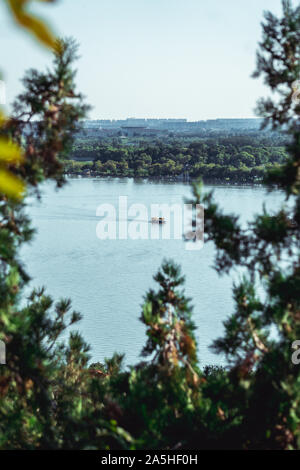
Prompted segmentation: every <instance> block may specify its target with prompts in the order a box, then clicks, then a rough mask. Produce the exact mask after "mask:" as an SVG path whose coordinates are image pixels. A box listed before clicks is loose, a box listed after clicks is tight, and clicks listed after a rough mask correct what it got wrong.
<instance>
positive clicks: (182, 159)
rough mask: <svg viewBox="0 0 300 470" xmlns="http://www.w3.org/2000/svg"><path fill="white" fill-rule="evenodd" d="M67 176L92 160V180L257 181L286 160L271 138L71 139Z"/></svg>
mask: <svg viewBox="0 0 300 470" xmlns="http://www.w3.org/2000/svg"><path fill="white" fill-rule="evenodd" d="M70 156H71V158H72V159H76V160H78V162H75V161H74V160H72V164H70V163H68V162H66V164H65V171H66V173H68V174H84V173H85V171H84V170H83V166H81V167H80V166H79V163H80V164H81V165H83V162H86V160H93V161H94V164H90V165H89V172H90V174H91V175H94V176H107V175H109V176H135V177H141V178H147V177H150V178H160V177H161V178H175V179H176V178H178V177H181V176H184V175H186V174H188V175H189V176H190V177H192V178H199V177H201V178H202V179H203V180H204V181H218V182H232V183H255V182H261V181H262V179H263V177H264V175H265V174H266V171H267V170H268V168H269V167H273V166H274V167H275V168H277V167H278V165H279V164H281V163H283V162H285V161H286V159H287V153H286V151H285V149H284V147H282V145H274V138H273V137H271V136H270V137H268V138H265V139H264V141H262V140H261V139H256V140H255V139H254V138H253V139H252V142H251V145H245V142H244V141H243V139H242V138H241V137H229V138H223V139H220V138H219V142H218V139H217V138H216V139H213V140H211V139H203V140H201V141H199V140H198V141H197V140H196V141H195V140H194V139H193V140H192V142H190V141H189V139H186V138H185V139H184V138H183V139H181V140H180V141H178V142H172V141H171V142H162V141H157V142H147V143H140V145H139V146H137V145H136V144H129V145H126V146H124V144H119V143H111V142H108V143H101V142H100V143H99V142H93V141H89V140H88V141H83V142H81V141H78V140H75V143H74V146H73V149H72V152H71V155H70Z"/></svg>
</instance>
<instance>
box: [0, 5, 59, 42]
mask: <svg viewBox="0 0 300 470" xmlns="http://www.w3.org/2000/svg"><path fill="white" fill-rule="evenodd" d="M6 2H7V3H8V5H9V7H10V9H11V11H12V14H13V16H14V18H15V20H16V21H17V22H18V23H19V24H20V25H21V26H23V27H24V28H26V29H28V30H29V31H30V32H31V33H32V34H33V35H34V36H36V38H37V39H39V41H41V42H42V43H43V44H44V45H45V46H47V47H50V48H55V37H54V35H53V34H52V32H51V31H50V29H49V28H48V27H47V25H46V24H45V23H44V22H43V21H42V20H40V19H39V18H37V17H35V16H33V15H31V14H29V13H28V12H27V11H26V10H25V6H26V4H27V3H28V0H6Z"/></svg>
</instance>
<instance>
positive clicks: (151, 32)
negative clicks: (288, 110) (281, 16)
mask: <svg viewBox="0 0 300 470" xmlns="http://www.w3.org/2000/svg"><path fill="white" fill-rule="evenodd" d="M33 9H34V11H36V12H39V13H40V15H41V16H44V17H45V18H48V21H49V23H50V24H51V25H52V27H53V29H54V31H55V32H56V33H58V34H59V35H63V36H74V37H75V38H76V39H77V40H78V41H79V43H80V54H81V58H80V60H79V62H78V64H77V67H78V76H77V83H78V87H79V89H80V91H82V92H83V93H84V94H85V95H86V97H87V101H88V102H89V103H90V104H91V105H92V106H93V109H92V111H91V113H90V117H91V118H102V119H114V118H125V117H159V118H166V117H174V118H175V117H176V118H181V117H186V118H188V119H190V120H198V119H213V118H217V117H223V118H234V117H235V118H241V117H253V116H254V111H253V110H254V107H255V103H256V100H257V99H258V98H259V97H260V96H261V95H263V94H266V89H265V88H264V86H263V85H262V83H261V82H260V81H258V80H254V79H252V78H251V73H252V72H253V70H254V68H255V51H256V48H257V43H258V41H259V40H260V38H261V27H260V22H261V20H262V13H263V11H264V10H271V11H273V12H274V13H279V12H280V11H281V1H280V0H251V1H248V0H60V1H57V3H56V4H54V5H53V4H48V5H47V4H45V3H44V4H43V3H42V4H41V5H39V4H38V3H37V2H33ZM0 44H1V49H0V69H1V70H2V72H4V79H5V82H6V88H7V102H8V103H9V102H11V101H12V100H13V97H14V96H15V95H16V93H18V92H19V91H20V89H21V85H20V78H21V77H22V75H23V73H24V71H25V70H26V69H28V68H30V67H36V68H43V67H45V66H46V64H47V63H49V62H50V60H51V54H50V53H49V52H47V51H46V50H44V49H43V48H42V47H41V46H39V45H38V44H37V43H36V42H34V41H33V40H32V39H30V37H29V36H28V35H27V34H26V33H25V32H23V31H21V30H19V28H16V27H15V26H14V25H13V22H12V20H11V19H10V17H9V15H8V13H7V11H6V8H5V6H4V5H3V3H2V2H1V4H0Z"/></svg>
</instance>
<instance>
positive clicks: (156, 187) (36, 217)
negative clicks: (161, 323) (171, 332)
mask: <svg viewBox="0 0 300 470" xmlns="http://www.w3.org/2000/svg"><path fill="white" fill-rule="evenodd" d="M212 188H213V189H214V191H215V198H216V200H217V201H218V202H219V203H220V205H221V206H222V207H223V208H224V210H226V211H227V212H236V213H239V214H240V215H241V218H242V220H243V221H244V222H245V221H247V220H250V219H251V217H252V215H253V214H254V213H257V212H259V211H260V209H261V207H262V203H263V201H264V200H267V207H271V208H272V207H278V206H279V204H280V202H281V201H282V200H283V195H282V194H281V193H280V192H274V193H271V194H270V195H267V194H266V191H265V190H264V189H263V188H260V187H252V188H251V187H240V186H214V187H212V186H208V187H206V189H212ZM189 195H190V187H189V185H187V184H184V183H168V182H149V181H134V180H132V179H118V178H115V179H100V178H99V179H92V178H91V179H84V178H79V179H75V178H74V179H69V180H68V184H67V185H66V186H65V187H64V188H63V189H61V190H59V191H55V190H54V189H53V186H52V185H51V184H48V183H47V184H46V185H45V186H44V188H43V197H42V201H41V202H37V201H31V202H30V206H29V213H30V215H31V217H32V219H33V225H34V226H35V227H36V228H37V234H36V236H35V239H34V241H33V242H32V243H31V245H29V246H26V247H25V248H24V249H23V252H22V256H23V259H24V260H25V262H26V265H27V268H28V271H29V273H30V275H31V276H32V283H31V285H32V287H33V286H35V287H37V286H42V285H45V286H47V291H48V293H49V294H51V295H52V296H53V297H54V298H55V299H58V298H61V297H70V298H71V299H72V304H73V308H74V309H75V310H78V311H80V312H81V313H82V314H83V320H82V321H81V322H80V324H79V326H78V327H77V329H79V330H80V332H81V333H82V334H83V336H84V338H85V339H86V341H87V342H88V343H89V344H90V345H91V354H92V360H93V361H101V360H103V358H104V357H109V356H111V355H112V354H113V352H115V351H117V352H122V353H125V354H126V361H125V363H126V364H133V363H135V362H137V360H138V358H139V353H140V351H141V349H142V347H143V345H144V343H145V341H146V336H145V329H144V326H143V325H142V323H141V322H140V321H139V319H138V318H139V316H140V310H141V304H142V302H143V296H144V294H145V293H146V291H147V290H148V289H149V288H150V287H154V286H155V283H154V281H153V279H152V276H153V275H154V274H155V273H156V272H157V270H158V268H159V266H160V265H161V261H162V259H163V258H172V259H173V260H175V261H176V262H177V263H179V264H180V265H181V266H182V271H183V273H184V274H185V276H186V285H185V289H186V294H187V295H188V296H189V297H191V298H192V300H193V302H192V303H193V305H194V321H195V323H196V325H197V331H196V336H197V340H198V350H199V357H200V362H201V364H202V365H205V364H221V363H223V361H224V359H223V358H222V357H220V356H216V355H215V354H214V353H212V352H211V351H210V350H209V345H210V344H211V342H212V340H213V339H214V338H217V337H218V336H220V335H221V334H222V332H223V325H222V322H223V320H224V319H226V317H227V316H228V315H229V314H230V313H232V312H233V301H232V292H231V286H232V279H231V278H230V277H226V276H222V277H219V276H218V275H217V274H216V272H215V271H214V269H213V268H212V265H213V260H214V247H213V245H212V244H211V243H207V244H205V245H204V247H203V249H202V250H199V251H187V250H186V249H185V244H184V242H183V241H182V240H162V239H160V240H150V239H149V240H130V239H127V240H100V239H99V238H97V236H96V226H97V223H98V222H99V220H100V219H99V217H97V216H96V210H97V207H98V206H99V205H100V204H103V203H109V204H113V205H115V207H117V206H118V198H119V196H127V197H128V205H130V204H132V203H142V204H145V205H146V207H150V204H154V203H158V204H161V203H167V204H174V203H182V202H183V198H184V197H188V196H189Z"/></svg>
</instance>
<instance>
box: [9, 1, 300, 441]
mask: <svg viewBox="0 0 300 470" xmlns="http://www.w3.org/2000/svg"><path fill="white" fill-rule="evenodd" d="M283 5H284V15H283V18H282V19H277V18H275V17H274V16H273V15H270V14H268V15H267V16H266V20H265V24H264V26H263V30H264V37H263V42H262V44H261V45H260V53H259V54H258V69H257V72H256V75H257V76H259V75H261V74H262V75H263V76H265V79H266V82H267V83H268V84H269V85H270V86H271V88H272V89H273V91H274V92H275V93H276V92H278V93H279V95H280V97H281V98H282V100H283V101H281V102H280V103H279V105H275V104H274V103H271V102H270V101H269V100H267V101H262V102H261V103H260V111H261V112H262V114H263V115H264V117H265V118H266V119H268V122H269V123H270V124H271V125H272V126H274V127H277V126H278V125H279V124H280V125H283V126H284V129H285V130H286V132H287V133H288V134H289V142H290V144H289V147H288V159H287V161H286V162H285V163H283V165H281V166H279V165H278V166H277V167H276V168H275V169H274V168H272V170H270V171H269V172H268V177H267V181H268V184H269V185H270V189H272V188H273V187H277V185H280V186H281V187H282V188H284V190H285V192H286V196H287V201H286V202H285V203H284V204H283V205H282V207H281V208H280V210H278V211H272V212H268V211H267V210H266V209H264V211H263V212H262V214H258V215H256V216H255V217H254V220H253V221H252V222H251V223H249V224H248V225H247V226H244V225H242V224H241V222H240V220H239V217H238V216H236V215H235V214H225V213H224V211H222V210H221V209H220V208H219V207H218V206H217V204H216V203H215V202H214V198H213V194H212V193H208V194H204V193H203V190H202V186H201V185H198V184H194V186H193V198H192V201H191V202H192V203H194V204H195V203H197V204H198V203H201V204H204V206H205V237H206V240H207V241H211V242H213V243H214V245H215V248H216V259H215V268H216V270H217V271H218V272H219V273H220V274H230V273H231V272H232V270H233V269H235V270H238V272H239V273H240V279H239V281H237V282H236V283H235V285H234V288H233V296H234V301H235V310H234V312H233V313H232V315H231V316H229V317H228V318H227V319H226V321H225V323H224V326H225V333H224V335H223V337H221V338H219V339H216V340H215V341H214V344H213V348H214V350H215V351H217V352H221V353H223V354H225V355H226V357H227V359H228V366H227V367H226V368H222V367H215V366H207V367H204V368H203V370H201V368H200V366H199V360H198V357H197V349H196V339H195V334H194V324H193V321H192V308H191V305H190V301H189V299H187V298H186V297H185V294H184V291H183V284H184V277H183V276H181V272H180V268H179V267H178V266H177V265H176V264H174V263H173V262H171V261H166V262H164V263H163V265H162V267H161V269H160V270H159V272H158V273H157V275H156V276H155V278H154V279H155V281H156V283H157V284H158V288H157V290H155V289H151V290H150V291H149V292H148V293H147V295H146V297H145V299H144V304H143V306H142V312H141V321H142V322H143V324H144V325H145V329H146V336H147V341H146V345H145V347H144V349H143V351H142V356H143V357H144V360H143V361H142V362H140V363H139V364H137V365H135V366H132V367H130V368H129V369H125V367H124V365H123V362H124V358H123V356H122V355H118V354H115V355H114V356H113V357H112V358H108V359H105V360H104V361H103V363H94V364H91V365H90V366H89V359H90V357H89V347H88V345H87V344H86V343H85V342H84V340H83V339H82V338H81V336H80V335H79V334H78V333H77V332H75V331H74V330H73V328H72V333H70V334H69V336H67V331H66V329H67V328H68V327H69V326H71V325H74V324H75V323H76V322H77V321H78V320H79V319H80V315H79V314H78V313H77V312H73V311H72V308H71V303H70V301H69V300H68V299H61V300H59V301H58V302H54V301H53V300H52V298H51V297H50V296H48V295H47V294H46V291H45V290H44V289H36V290H34V291H33V292H32V293H31V294H30V295H29V297H28V298H27V299H26V300H25V298H24V287H25V286H26V284H27V282H28V276H27V274H26V272H25V270H24V268H23V267H22V264H21V262H20V260H19V257H18V255H19V250H20V247H21V245H22V244H23V243H25V242H28V241H30V240H31V238H32V235H33V231H32V228H31V226H30V220H29V219H28V217H27V216H26V215H25V211H24V204H25V203H24V202H23V203H21V202H18V201H17V200H13V199H12V200H8V199H7V198H6V197H5V196H2V197H1V204H0V218H1V220H0V242H1V243H0V339H1V340H4V341H5V343H6V345H7V364H6V365H5V366H1V369H0V397H1V398H0V449H139V448H142V449H145V448H146V449H149V448H151V449H195V448H196V449H221V448H222V449H232V448H234V449H299V447H300V387H299V384H300V376H299V368H298V367H297V366H296V365H294V364H293V363H292V361H291V346H292V343H293V341H294V340H296V339H299V338H300V314H299V312H300V296H299V292H300V261H299V255H300V253H299V227H300V195H299V166H300V159H299V155H300V138H299V130H298V125H299V113H300V108H299V105H298V104H297V103H294V102H293V100H292V99H291V94H290V93H289V92H287V91H286V93H282V88H281V87H282V86H286V88H289V86H290V84H291V80H292V79H293V78H294V77H296V75H297V73H298V71H299V40H298V39H299V38H298V34H299V31H300V9H299V8H297V9H293V8H292V7H291V4H290V2H288V1H284V2H283ZM58 51H59V52H58ZM73 59H74V46H73V45H72V43H70V42H68V41H67V42H62V43H60V47H59V48H57V52H56V56H55V64H54V70H53V71H52V72H49V73H47V74H39V73H38V72H36V71H31V72H30V73H29V74H28V75H27V76H26V78H25V81H24V84H25V88H26V89H25V92H24V93H23V94H22V95H21V96H20V97H19V99H18V100H17V102H16V105H15V115H14V116H13V118H12V119H11V121H10V122H9V123H8V125H7V127H6V129H5V135H6V136H9V138H10V139H11V140H12V142H15V143H19V145H22V147H23V150H24V154H25V156H26V158H25V160H24V162H21V165H20V167H18V168H12V170H11V171H12V172H13V173H14V174H16V175H18V177H19V178H22V180H23V181H24V182H26V183H27V187H28V188H37V190H38V185H39V183H40V182H41V181H43V180H45V179H49V178H51V179H54V180H55V181H56V182H57V184H58V185H61V184H63V182H64V178H63V165H62V163H61V157H66V151H67V149H68V148H70V145H72V135H73V133H74V129H75V127H76V122H77V121H78V119H80V118H81V117H82V116H83V115H84V112H85V111H86V106H85V105H84V104H83V101H82V97H81V95H79V94H76V93H75V92H74V83H73V79H74V71H73V70H72V68H71V65H72V61H73ZM25 119H26V121H28V123H29V124H28V125H27V124H25V122H24V120H25ZM230 145H233V144H232V143H231V144H230ZM140 150H141V152H140V153H138V156H139V158H138V159H137V160H136V159H134V161H133V159H132V155H133V154H132V153H131V152H130V149H128V148H126V149H120V148H118V149H117V148H115V147H113V148H111V149H109V150H107V149H103V152H106V154H105V155H106V156H105V158H103V160H101V158H98V159H96V162H95V163H92V162H91V163H88V162H86V163H85V165H86V168H84V165H83V164H81V163H80V164H79V163H78V162H69V165H70V168H71V167H72V166H74V167H76V166H78V167H79V168H80V169H82V170H86V171H91V167H92V168H96V169H97V171H99V172H102V171H103V172H104V174H113V173H114V172H118V170H120V171H125V170H126V171H132V172H133V174H136V172H142V174H143V172H144V171H146V169H147V166H149V165H150V167H151V168H152V171H153V173H155V174H157V175H160V174H161V171H162V172H163V173H164V172H165V173H164V174H169V172H175V173H176V171H177V170H176V168H177V165H186V164H191V162H192V163H193V164H194V165H195V167H196V165H199V166H198V167H197V169H198V170H199V174H201V171H202V169H203V167H202V166H201V165H207V166H208V167H209V169H210V171H212V170H213V171H221V169H220V168H222V165H219V164H218V163H216V161H215V159H216V158H220V159H221V161H222V162H225V161H227V162H228V164H229V165H230V166H229V168H230V171H233V172H245V171H253V170H255V169H256V167H255V166H252V165H253V164H254V159H253V158H252V157H254V158H255V164H257V160H256V158H257V155H254V153H253V154H252V153H251V151H250V148H249V145H247V146H245V148H243V149H242V150H241V149H240V150H239V151H238V155H239V156H238V158H235V157H236V154H237V152H231V154H230V155H231V156H228V154H227V151H226V149H225V145H223V144H215V145H206V143H205V142H194V143H192V144H191V145H190V146H189V148H188V149H186V150H184V149H182V147H179V148H178V149H177V151H176V153H174V155H178V158H177V157H176V158H174V159H173V158H171V155H170V153H169V149H167V148H166V147H164V146H161V145H160V144H157V145H156V146H153V147H152V150H151V151H150V150H149V148H148V149H147V151H146V148H144V147H143V146H142V147H141V149H140ZM263 150H264V151H263V152H262V154H261V157H260V158H261V160H260V162H259V163H260V165H264V166H265V164H266V161H267V154H266V151H267V149H263ZM101 151H102V150H101ZM278 152H279V158H281V155H282V153H281V150H279V149H278ZM200 154H201V155H202V156H203V161H202V160H201V159H198V156H199V155H200ZM172 155H173V154H172ZM201 158H202V157H201ZM99 162H100V163H99ZM130 162H131V163H130ZM172 162H173V163H172ZM280 163H282V161H281V162H280ZM245 164H247V165H249V167H248V166H247V167H246V166H245ZM126 165H127V166H126ZM180 171H181V170H180ZM144 174H145V173H144ZM237 174H238V173H237Z"/></svg>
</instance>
